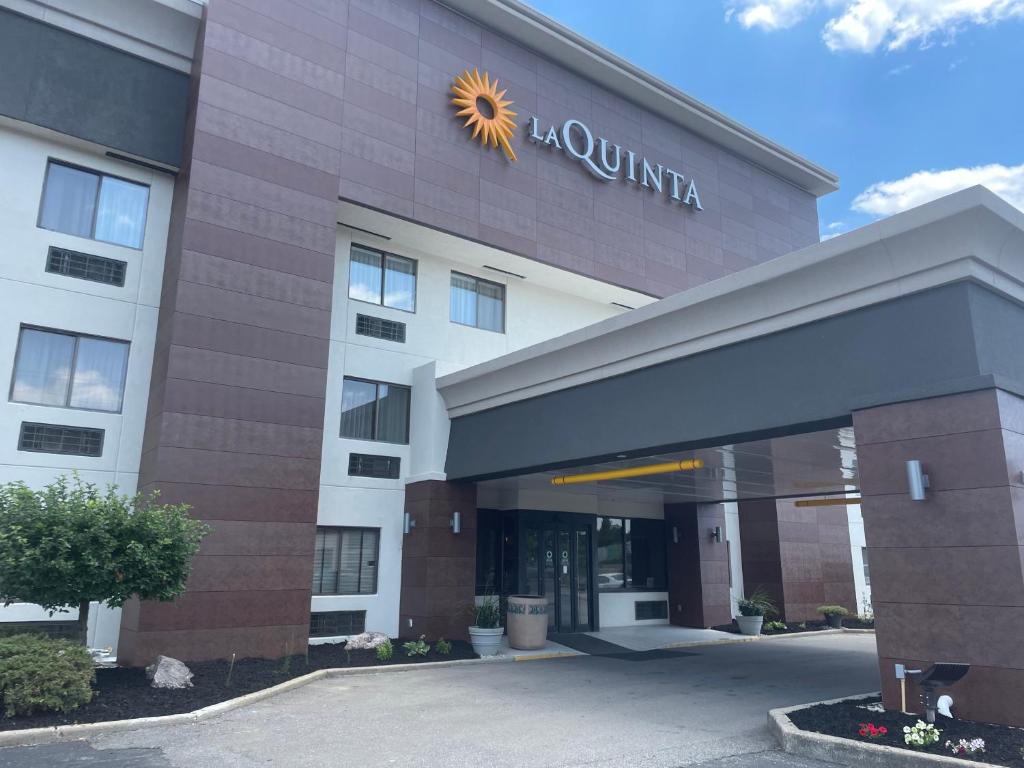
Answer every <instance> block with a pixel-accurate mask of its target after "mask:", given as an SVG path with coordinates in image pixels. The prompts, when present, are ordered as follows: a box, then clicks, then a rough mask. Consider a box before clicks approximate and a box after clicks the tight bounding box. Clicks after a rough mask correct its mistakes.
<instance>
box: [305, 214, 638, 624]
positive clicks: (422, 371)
mask: <svg viewBox="0 0 1024 768" xmlns="http://www.w3.org/2000/svg"><path fill="white" fill-rule="evenodd" d="M353 241H354V242H356V243H359V244H361V245H364V246H366V247H369V248H373V249H377V250H383V251H387V252H389V253H395V254H398V255H400V256H406V257H408V258H412V259H415V260H416V267H417V280H416V311H415V312H405V311H402V310H398V309H392V308H389V307H382V306H379V305H377V304H369V303H366V302H361V301H355V300H351V299H349V297H348V277H349V252H350V249H351V246H352V243H353ZM453 270H455V271H458V272H462V273H465V274H470V275H475V276H478V277H481V278H483V279H485V280H489V281H491V282H495V283H501V284H503V285H505V291H506V294H505V320H506V329H505V333H495V332H492V331H486V330H481V329H478V328H470V327H466V326H462V325H458V324H456V323H452V322H451V320H450V319H449V301H450V284H451V272H452V271H453ZM621 312H622V310H621V309H619V308H616V307H614V306H611V305H609V304H607V303H600V302H597V301H592V300H588V299H584V298H581V297H578V296H574V295H571V294H569V293H565V292H563V291H556V290H551V289H549V288H546V287H544V286H542V285H539V284H537V283H536V282H531V281H528V280H520V279H519V278H515V277H509V276H505V275H502V274H499V273H496V272H493V271H490V270H487V269H484V268H482V267H481V266H480V265H479V264H473V263H467V262H457V261H452V260H450V259H448V258H445V255H444V254H440V253H432V252H429V251H425V250H422V249H421V248H417V247H414V246H412V245H410V244H408V243H403V242H396V241H382V240H381V239H379V238H374V237H372V236H368V235H363V234H361V233H358V232H356V233H353V232H352V231H351V230H349V229H347V228H344V227H341V228H339V231H338V239H337V251H336V263H335V280H334V296H333V309H332V316H331V349H330V360H329V364H328V371H327V403H326V416H325V429H324V443H323V459H322V465H321V475H320V483H321V485H320V507H319V516H318V523H319V524H320V525H324V526H366V527H372V528H380V562H379V565H378V576H377V580H378V583H377V593H376V594H375V595H358V596H356V595H336V596H335V595H332V596H327V595H316V596H313V598H312V610H313V611H314V612H316V611H335V610H365V611H366V628H367V629H368V630H371V631H377V632H386V633H388V634H389V635H392V636H394V635H397V634H398V609H399V591H400V585H401V562H402V538H403V535H402V525H403V516H404V509H405V484H406V482H408V481H410V479H411V480H413V481H415V480H422V479H443V478H444V452H445V451H446V450H447V443H448V439H447V429H448V419H447V414H446V412H445V410H444V404H443V402H442V401H441V399H440V396H439V395H438V394H437V392H436V389H435V388H434V379H435V376H436V375H438V374H443V373H449V372H452V371H455V370H459V369H460V368H464V367H466V366H469V365H472V364H475V363H478V362H482V361H484V360H488V359H490V358H492V357H497V356H499V355H503V354H506V353H507V352H511V351H513V350H516V349H520V348H522V347H526V346H529V345H530V344H534V343H536V342H538V341H541V340H543V339H546V338H550V337H552V336H557V335H560V334H561V333H565V332H567V331H570V330H575V329H577V328H581V327H583V326H585V325H589V324H591V323H593V322H596V321H598V320H601V319H604V318H606V317H610V316H613V315H616V314H621ZM360 313H361V314H366V315H371V316H373V317H380V318H385V319H389V320H397V321H399V322H402V323H405V324H406V342H405V343H404V344H398V343H395V342H390V341H383V340H380V339H374V338H370V337H367V336H359V335H356V333H355V322H356V314H360ZM345 376H356V377H359V378H365V379H372V380H376V381H386V382H390V383H394V384H405V385H409V386H411V387H412V388H413V391H412V399H411V412H410V444H409V445H396V444H394V443H382V442H375V441H365V440H349V439H345V438H342V437H340V436H339V431H340V422H341V393H342V385H343V379H344V377H345ZM349 453H370V454H379V455H386V456H398V457H399V458H400V459H401V477H400V478H399V479H397V480H378V479H373V478H364V477H350V476H349V475H348V456H349ZM531 508H532V509H537V508H540V507H537V506H532V507H531ZM602 605H603V603H602ZM630 610H632V609H631V608H630ZM335 639H337V638H316V639H314V640H313V642H332V641H334V640H335Z"/></svg>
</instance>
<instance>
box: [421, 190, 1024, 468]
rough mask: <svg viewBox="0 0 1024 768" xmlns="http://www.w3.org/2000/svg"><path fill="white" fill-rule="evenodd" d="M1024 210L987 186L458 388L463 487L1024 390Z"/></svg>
mask: <svg viewBox="0 0 1024 768" xmlns="http://www.w3.org/2000/svg"><path fill="white" fill-rule="evenodd" d="M1022 252H1024V214H1022V213H1021V212H1020V211H1018V210H1017V209H1015V208H1013V207H1012V206H1010V205H1008V204H1007V203H1006V202H1004V201H1003V200H1001V199H1000V198H998V197H996V196H995V195H993V194H992V193H991V192H989V191H988V190H986V189H984V188H982V187H974V188H971V189H968V190H965V191H963V192H959V193H957V194H954V195H950V196H949V197H946V198H943V199H941V200H937V201H935V202H932V203H929V204H927V205H924V206H921V207H919V208H916V209H913V210H911V211H907V212H905V213H903V214H899V215H897V216H893V217H892V218H890V219H886V220H884V221H880V222H877V223H875V224H872V225H870V226H867V227H864V228H862V229H860V230H857V231H855V232H851V233H849V234H847V235H843V236H840V237H837V238H834V239H832V240H829V241H827V242H824V243H819V244H818V245H814V246H811V247H809V248H806V249H804V250H801V251H797V252H794V253H791V254H788V255H786V256H783V257H780V258H778V259H776V260H774V261H771V262H767V263H764V264H761V265H759V266H756V267H752V268H750V269H747V270H744V271H742V272H739V273H736V274H734V275H730V276H728V277H725V278H722V279H719V280H716V281H714V282H712V283H708V284H706V285H703V286H699V287H697V288H694V289H691V290H689V291H685V292H683V293H680V294H677V295H675V296H671V297H669V298H667V299H663V300H661V301H659V302H656V303H654V304H651V305H649V306H646V307H642V308H640V309H637V310H634V311H632V312H629V313H627V314H624V315H622V316H620V317H616V318H612V319H609V320H606V321H603V322H600V323H597V324H595V325H592V326H589V327H587V328H584V329H582V330H580V331H576V332H574V333H570V334H567V335H565V336H562V337H560V338H557V339H553V340H551V341H548V342H545V343H542V344H538V345H535V346H533V347H529V348H527V349H524V350H520V351H519V352H514V353H512V354H509V355H505V356H503V357H500V358H497V359H495V360H492V361H490V362H487V363H484V364H481V365H477V366H473V367H471V368H467V369H465V370H462V371H459V372H457V373H453V374H450V375H447V376H442V377H440V378H438V379H437V388H438V391H439V393H440V394H441V396H442V398H443V399H444V403H445V405H446V407H447V411H448V416H449V418H450V419H451V430H450V436H449V444H448V451H447V459H446V466H445V472H446V474H447V477H448V479H449V480H463V479H469V480H483V479H491V478H498V477H509V476H516V475H523V474H532V473H538V472H547V471H551V470H554V469H559V468H565V467H578V466H583V465H594V464H605V463H608V462H615V461H618V460H620V459H619V456H620V455H623V454H624V455H625V456H626V457H627V458H631V457H634V456H639V455H643V456H650V455H652V454H673V455H674V454H684V455H690V453H691V452H693V451H697V450H701V449H705V448H711V447H715V446H725V445H734V444H739V443H745V444H748V443H756V442H758V441H764V440H769V439H772V438H779V437H784V436H787V435H796V434H803V433H808V432H821V431H826V430H828V431H831V432H833V433H834V432H835V430H837V429H841V428H843V427H849V426H850V425H851V424H852V414H853V413H854V412H855V411H857V410H860V409H864V408H870V407H875V406H879V405H884V404H888V403H896V402H904V401H910V400H917V399H921V398H927V397H936V396H941V395H947V394H953V393H960V392H968V391H973V390H980V389H987V388H992V387H994V386H998V387H1000V388H1003V389H1005V390H1007V391H1010V392H1014V393H1017V394H1024V356H1022V355H1020V354H1019V349H1020V339H1021V338H1024V306H1022V304H1024V288H1022V282H1024V259H1021V253H1022Z"/></svg>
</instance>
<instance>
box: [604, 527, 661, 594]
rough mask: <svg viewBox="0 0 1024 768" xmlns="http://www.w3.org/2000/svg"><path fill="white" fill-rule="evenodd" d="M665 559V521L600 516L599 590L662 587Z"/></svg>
mask: <svg viewBox="0 0 1024 768" xmlns="http://www.w3.org/2000/svg"><path fill="white" fill-rule="evenodd" d="M665 558H666V553H665V521H664V520H650V519H645V518H621V517H599V518H597V586H598V588H599V589H604V590H609V589H612V590H614V589H633V590H638V591H642V590H663V589H665V588H666V584H667V571H666V563H665Z"/></svg>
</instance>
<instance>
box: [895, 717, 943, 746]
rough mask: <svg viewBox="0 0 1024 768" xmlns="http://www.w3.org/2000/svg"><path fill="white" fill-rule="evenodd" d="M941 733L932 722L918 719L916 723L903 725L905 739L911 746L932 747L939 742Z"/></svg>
mask: <svg viewBox="0 0 1024 768" xmlns="http://www.w3.org/2000/svg"><path fill="white" fill-rule="evenodd" d="M940 733H942V731H940V730H939V729H938V728H936V727H935V726H934V725H932V724H931V723H926V722H924V721H923V720H918V721H917V722H916V723H915V724H914V725H905V726H903V741H904V742H905V743H906V744H907V745H908V746H911V747H930V746H931V745H932V744H937V743H938V742H939V734H940Z"/></svg>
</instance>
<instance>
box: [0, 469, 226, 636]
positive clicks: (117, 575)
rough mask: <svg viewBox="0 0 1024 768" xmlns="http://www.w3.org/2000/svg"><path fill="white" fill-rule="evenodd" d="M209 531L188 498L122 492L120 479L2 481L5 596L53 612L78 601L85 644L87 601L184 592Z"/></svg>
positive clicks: (0, 543) (0, 581)
mask: <svg viewBox="0 0 1024 768" xmlns="http://www.w3.org/2000/svg"><path fill="white" fill-rule="evenodd" d="M208 531H209V526H207V525H206V524H205V523H202V522H200V521H198V520H194V519H193V518H191V517H189V514H188V505H186V504H158V503H157V496H156V494H149V495H143V494H137V495H135V496H122V495H119V494H118V493H117V488H116V486H109V487H108V488H107V489H106V490H105V491H101V490H100V489H98V488H97V487H96V486H95V485H92V484H91V483H83V482H82V481H81V479H80V478H79V477H78V476H77V475H75V476H74V478H73V480H72V481H71V482H68V480H67V478H65V477H61V478H60V479H58V480H56V481H55V482H53V483H51V484H50V485H48V486H46V487H45V488H43V489H42V490H39V491H33V490H32V489H31V488H29V487H28V486H26V485H25V484H24V483H9V484H7V485H0V601H3V603H4V605H10V604H11V603H13V602H26V603H36V604H38V605H41V606H42V607H43V608H45V609H47V610H48V611H50V612H51V613H52V612H55V611H57V610H59V609H61V608H70V607H74V606H76V605H77V606H78V635H79V639H80V640H81V642H82V643H83V644H84V643H86V641H87V640H86V629H87V627H88V622H89V603H90V601H93V600H96V601H99V602H104V603H106V604H107V605H109V606H112V607H117V606H121V605H123V604H124V603H125V601H127V600H128V599H129V598H131V597H136V596H137V597H139V598H140V599H142V600H162V601H167V600H173V599H174V598H175V597H177V596H178V595H180V594H181V593H182V592H183V591H184V590H185V581H186V580H187V578H188V572H189V566H190V564H191V561H192V556H193V555H195V553H196V552H197V551H198V549H199V543H200V541H202V538H203V537H204V536H205V535H206V534H207V532H208Z"/></svg>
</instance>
